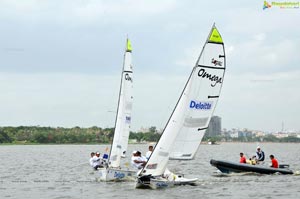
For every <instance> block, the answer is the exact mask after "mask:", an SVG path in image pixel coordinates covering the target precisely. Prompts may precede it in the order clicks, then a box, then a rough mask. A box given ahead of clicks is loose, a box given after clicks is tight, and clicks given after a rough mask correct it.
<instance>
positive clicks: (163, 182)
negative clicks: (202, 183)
mask: <svg viewBox="0 0 300 199" xmlns="http://www.w3.org/2000/svg"><path fill="white" fill-rule="evenodd" d="M197 181H198V178H193V179H189V178H184V177H181V176H177V177H176V178H175V179H173V180H170V179H167V178H163V177H160V176H159V177H153V176H151V175H149V176H142V177H138V178H137V183H136V188H137V189H164V188H170V187H174V186H178V185H196V184H197Z"/></svg>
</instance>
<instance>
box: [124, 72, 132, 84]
mask: <svg viewBox="0 0 300 199" xmlns="http://www.w3.org/2000/svg"><path fill="white" fill-rule="evenodd" d="M125 80H127V81H131V82H132V78H131V77H130V75H129V74H128V73H126V74H125Z"/></svg>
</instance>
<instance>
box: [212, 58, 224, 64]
mask: <svg viewBox="0 0 300 199" xmlns="http://www.w3.org/2000/svg"><path fill="white" fill-rule="evenodd" d="M211 63H212V64H214V65H215V66H216V65H218V66H222V62H221V61H218V60H216V59H214V58H212V60H211Z"/></svg>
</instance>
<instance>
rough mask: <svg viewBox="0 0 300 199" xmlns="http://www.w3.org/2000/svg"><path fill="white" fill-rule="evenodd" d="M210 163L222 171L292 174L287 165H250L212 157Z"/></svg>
mask: <svg viewBox="0 0 300 199" xmlns="http://www.w3.org/2000/svg"><path fill="white" fill-rule="evenodd" d="M210 164H211V165H212V166H214V167H217V168H218V169H219V170H220V171H221V172H222V173H241V172H255V173H261V174H274V173H281V174H293V171H292V170H290V169H289V168H288V167H289V166H288V165H279V168H273V167H267V166H262V165H251V164H244V163H235V162H230V161H223V160H213V159H211V160H210Z"/></svg>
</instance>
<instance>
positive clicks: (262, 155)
mask: <svg viewBox="0 0 300 199" xmlns="http://www.w3.org/2000/svg"><path fill="white" fill-rule="evenodd" d="M256 155H257V157H256V158H257V160H256V161H257V162H262V161H264V160H265V153H264V152H263V151H262V150H261V149H260V147H259V146H258V147H257V148H256Z"/></svg>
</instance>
